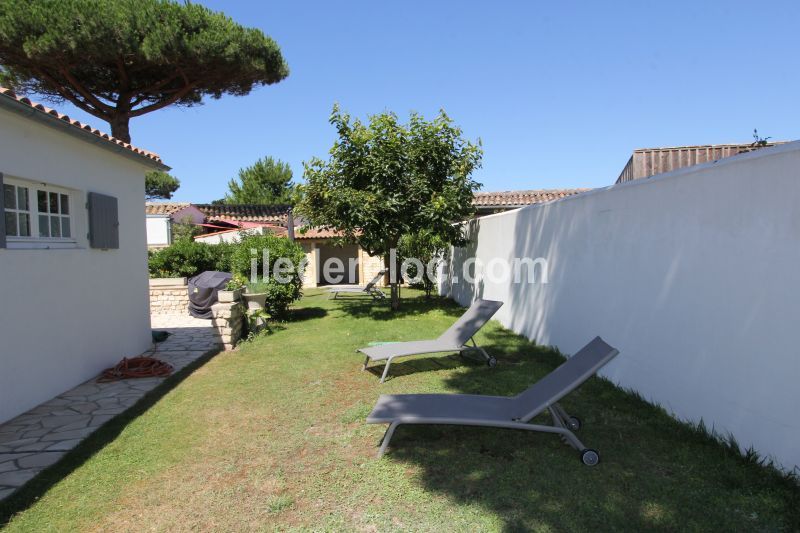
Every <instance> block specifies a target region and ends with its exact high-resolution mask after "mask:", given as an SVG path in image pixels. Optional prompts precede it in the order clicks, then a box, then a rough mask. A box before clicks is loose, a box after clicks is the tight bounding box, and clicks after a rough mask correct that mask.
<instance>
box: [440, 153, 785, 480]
mask: <svg viewBox="0 0 800 533" xmlns="http://www.w3.org/2000/svg"><path fill="white" fill-rule="evenodd" d="M469 232H470V234H471V235H472V237H473V241H472V243H471V244H470V245H469V246H467V247H466V248H459V249H455V250H453V254H452V257H453V260H452V262H451V264H450V265H447V266H445V268H444V269H443V270H444V271H443V272H441V274H442V275H440V280H441V281H440V284H441V287H440V290H441V292H442V293H443V294H446V295H451V296H452V297H453V298H454V299H456V300H457V301H458V302H459V303H461V304H463V305H466V304H468V303H469V302H470V301H471V300H472V299H473V298H477V297H483V298H488V299H494V300H502V301H503V302H505V305H504V306H503V307H502V308H501V309H500V311H499V312H498V314H497V315H496V318H497V319H498V320H499V321H500V322H501V323H502V324H503V325H505V326H506V327H508V328H510V329H512V330H513V331H515V332H517V333H520V334H523V335H525V336H526V337H528V338H530V339H534V340H536V341H537V342H538V343H541V344H547V345H554V346H557V347H558V348H559V349H560V350H562V351H563V352H565V353H574V352H575V351H576V350H577V349H579V348H580V347H581V346H582V345H584V344H585V343H587V342H588V341H589V340H591V339H592V338H593V337H594V336H595V335H600V336H602V337H603V338H604V339H605V340H606V341H608V342H609V343H610V344H612V345H614V346H615V347H617V348H619V350H620V352H621V353H620V355H619V356H618V357H617V358H616V359H615V360H614V361H612V363H611V364H610V365H608V366H607V367H606V369H605V370H604V371H603V375H605V376H606V377H608V378H610V379H611V380H612V381H614V382H616V383H619V384H620V385H621V386H623V387H628V388H632V389H635V390H637V391H639V392H640V393H641V394H642V395H643V396H644V397H645V398H647V399H649V400H651V401H653V402H656V403H659V404H661V405H662V406H664V407H665V408H666V409H668V410H669V411H671V412H672V413H673V414H674V415H676V416H677V417H679V418H682V419H689V420H693V421H699V420H701V419H702V420H703V421H705V423H706V424H707V425H709V426H713V427H714V429H715V430H716V431H718V432H721V433H732V434H733V435H734V436H735V437H736V439H737V440H738V441H739V444H740V445H742V446H744V447H749V446H751V445H752V446H753V447H755V449H756V450H758V451H759V452H761V453H762V454H765V455H768V456H771V457H772V458H773V459H776V460H777V462H778V463H779V464H781V465H783V466H784V467H785V468H793V467H795V466H797V465H800V417H798V416H797V410H798V408H799V407H800V142H794V143H790V144H786V145H783V146H777V147H774V148H766V149H761V150H758V151H756V152H751V153H747V154H743V155H739V156H735V157H732V158H729V159H724V160H721V161H718V162H715V163H708V164H704V165H698V166H696V167H691V168H687V169H681V170H677V171H674V172H671V173H668V174H663V175H661V176H659V177H655V178H650V179H645V180H638V181H634V182H629V183H626V184H622V185H617V186H614V187H610V188H606V189H601V190H596V191H592V192H590V193H586V194H582V195H579V196H575V197H571V198H566V199H563V200H559V201H555V202H551V203H548V204H542V205H537V206H531V207H527V208H523V209H520V210H516V211H510V212H507V213H502V214H498V215H492V216H488V217H485V218H481V219H478V220H475V221H472V222H470V223H469ZM468 257H476V258H478V259H479V260H480V261H482V262H483V263H484V264H486V263H488V262H489V261H490V260H491V259H492V258H504V259H508V260H511V259H513V258H515V257H521V258H524V257H530V258H537V257H543V258H545V259H546V260H547V262H548V265H549V282H548V283H547V284H542V283H539V277H538V272H537V278H536V283H534V284H527V283H521V284H514V283H513V282H512V281H513V280H512V281H509V282H494V283H493V282H491V281H489V280H488V279H486V278H487V277H486V276H484V279H482V280H481V279H476V281H475V283H472V284H468V283H465V282H464V281H463V280H462V279H460V277H461V276H460V272H461V265H462V264H463V262H464V260H465V259H466V258H468ZM454 273H458V275H459V279H458V280H455V279H453V277H452V276H453V275H454ZM523 279H525V276H523Z"/></svg>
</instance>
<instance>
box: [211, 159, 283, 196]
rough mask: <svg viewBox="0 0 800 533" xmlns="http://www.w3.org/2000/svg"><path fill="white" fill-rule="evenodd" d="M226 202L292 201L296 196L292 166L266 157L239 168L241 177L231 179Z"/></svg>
mask: <svg viewBox="0 0 800 533" xmlns="http://www.w3.org/2000/svg"><path fill="white" fill-rule="evenodd" d="M228 188H229V189H230V193H229V194H227V195H226V196H225V198H224V199H223V200H222V201H223V203H226V204H259V205H275V204H291V203H293V199H294V186H293V185H292V169H291V168H289V165H288V164H286V163H284V162H283V161H281V160H280V159H273V158H271V157H265V158H263V159H259V160H258V161H256V162H255V163H254V164H253V165H252V166H249V167H246V168H242V169H240V170H239V177H238V181H237V180H236V179H232V180H230V181H229V182H228Z"/></svg>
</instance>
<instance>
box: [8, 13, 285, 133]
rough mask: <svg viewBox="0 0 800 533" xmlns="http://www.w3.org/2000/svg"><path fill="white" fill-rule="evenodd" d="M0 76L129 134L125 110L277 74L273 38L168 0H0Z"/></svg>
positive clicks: (148, 108) (192, 99) (240, 90)
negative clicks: (66, 103) (75, 107)
mask: <svg viewBox="0 0 800 533" xmlns="http://www.w3.org/2000/svg"><path fill="white" fill-rule="evenodd" d="M0 65H2V73H1V75H0V82H2V83H4V84H6V85H7V86H11V87H13V88H14V89H15V90H17V91H19V92H22V93H36V94H39V95H42V96H43V97H45V98H47V99H49V100H53V101H56V102H59V101H63V100H69V101H70V102H72V103H73V104H74V105H75V106H77V107H78V108H80V109H82V110H84V111H86V112H87V113H89V114H91V115H94V116H96V117H98V118H100V119H102V120H104V121H106V122H108V124H109V125H110V126H111V134H112V135H113V136H114V137H117V138H118V139H121V140H123V141H126V142H130V140H131V138H130V133H129V129H128V123H129V121H130V119H131V118H133V117H138V116H141V115H144V114H146V113H150V112H152V111H156V110H158V109H161V108H164V107H167V106H169V105H179V106H192V105H197V104H200V103H202V100H203V97H205V96H211V97H212V98H220V97H221V96H222V95H223V94H233V95H237V96H241V95H245V94H248V93H249V92H250V91H251V90H252V89H253V87H256V86H259V85H270V84H273V83H277V82H279V81H281V80H282V79H284V78H285V77H286V76H287V75H288V73H289V70H288V67H287V66H286V63H285V62H284V59H283V56H282V55H281V52H280V48H279V47H278V45H277V44H276V43H275V42H274V41H273V40H272V39H270V38H269V37H267V36H266V35H264V34H263V33H262V32H261V31H260V30H258V29H254V28H245V27H243V26H240V25H239V24H237V23H235V22H234V21H233V20H231V19H230V18H228V17H226V16H225V15H224V14H223V13H216V12H213V11H211V10H209V9H208V8H206V7H203V6H201V5H199V4H194V3H190V2H185V3H177V2H174V1H171V0H26V1H24V2H20V1H18V0H0Z"/></svg>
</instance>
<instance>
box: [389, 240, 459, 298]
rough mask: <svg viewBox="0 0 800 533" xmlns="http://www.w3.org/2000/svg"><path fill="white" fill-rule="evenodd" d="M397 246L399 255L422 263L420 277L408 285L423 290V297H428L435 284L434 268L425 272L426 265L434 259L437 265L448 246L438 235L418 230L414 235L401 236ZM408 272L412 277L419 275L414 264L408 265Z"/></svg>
mask: <svg viewBox="0 0 800 533" xmlns="http://www.w3.org/2000/svg"><path fill="white" fill-rule="evenodd" d="M397 248H398V252H399V254H400V257H402V258H409V259H410V258H415V259H419V260H420V262H421V263H422V266H423V269H425V270H426V271H425V272H422V274H423V275H422V276H421V277H422V279H421V280H420V281H417V282H416V283H411V284H410V285H411V286H412V287H413V288H415V289H422V290H424V291H425V297H426V298H430V296H431V293H433V290H434V288H435V286H436V270H435V268H434V269H432V270H431V271H430V272H427V267H428V264H429V263H430V262H431V261H434V263H433V264H434V265H438V264H439V263H440V262H441V257H442V256H443V255H444V253H445V251H446V250H447V248H448V246H447V244H446V243H445V241H444V240H442V238H441V237H439V236H438V235H435V234H433V233H429V232H420V233H417V234H414V235H405V236H403V237H401V238H400V242H399V243H398V247H397ZM408 274H409V276H411V277H412V278H417V277H419V272H417V267H416V265H413V264H412V265H410V266H409V268H408ZM429 274H430V275H429Z"/></svg>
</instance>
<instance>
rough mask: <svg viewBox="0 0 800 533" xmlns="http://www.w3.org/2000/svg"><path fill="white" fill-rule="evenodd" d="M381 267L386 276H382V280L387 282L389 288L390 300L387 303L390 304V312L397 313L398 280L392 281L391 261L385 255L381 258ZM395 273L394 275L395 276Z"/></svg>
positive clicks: (398, 300) (398, 302) (398, 307)
mask: <svg viewBox="0 0 800 533" xmlns="http://www.w3.org/2000/svg"><path fill="white" fill-rule="evenodd" d="M383 266H384V268H386V275H385V276H384V280H387V279H388V280H389V288H390V294H391V296H390V298H389V301H390V302H391V308H392V311H397V310H398V309H400V280H399V279H392V260H391V256H389V255H385V256H383ZM396 275H397V273H395V276H396Z"/></svg>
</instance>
